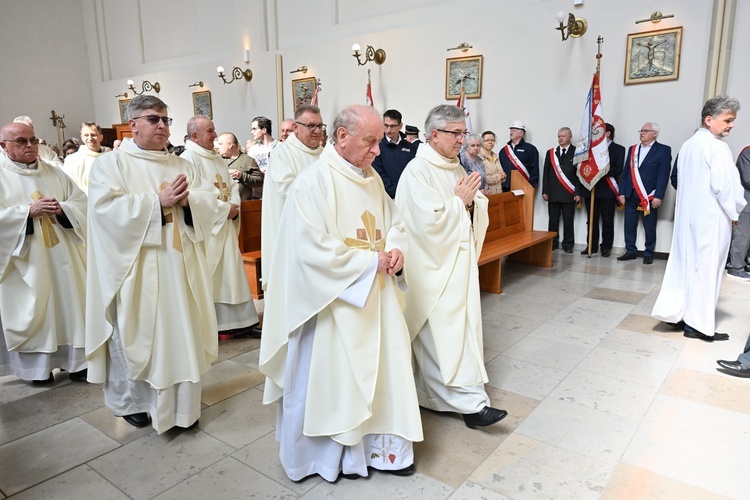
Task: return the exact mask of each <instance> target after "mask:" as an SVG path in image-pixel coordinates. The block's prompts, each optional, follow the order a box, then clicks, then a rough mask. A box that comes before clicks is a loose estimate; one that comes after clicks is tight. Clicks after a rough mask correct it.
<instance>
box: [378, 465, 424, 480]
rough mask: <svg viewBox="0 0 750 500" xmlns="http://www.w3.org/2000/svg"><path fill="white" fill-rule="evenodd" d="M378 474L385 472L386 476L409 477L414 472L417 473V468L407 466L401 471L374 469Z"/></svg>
mask: <svg viewBox="0 0 750 500" xmlns="http://www.w3.org/2000/svg"><path fill="white" fill-rule="evenodd" d="M375 470H377V471H378V472H385V473H386V474H392V475H394V476H402V477H404V476H411V475H412V474H414V473H415V472H417V468H416V467H414V464H411V465H409V466H408V467H404V468H403V469H396V470H390V469H375Z"/></svg>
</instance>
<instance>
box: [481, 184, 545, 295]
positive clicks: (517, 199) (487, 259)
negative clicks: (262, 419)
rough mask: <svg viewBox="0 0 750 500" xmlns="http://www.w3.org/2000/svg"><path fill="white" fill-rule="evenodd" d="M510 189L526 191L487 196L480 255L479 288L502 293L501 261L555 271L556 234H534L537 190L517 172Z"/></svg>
mask: <svg viewBox="0 0 750 500" xmlns="http://www.w3.org/2000/svg"><path fill="white" fill-rule="evenodd" d="M511 187H512V188H513V189H515V190H521V191H523V193H522V194H515V193H513V192H508V193H502V194H494V195H490V196H488V198H489V200H490V204H489V209H488V211H489V218H490V223H489V227H488V228H487V234H486V236H485V238H484V245H483V246H482V253H481V254H480V255H479V261H478V264H479V287H480V289H481V290H482V291H483V292H491V293H502V291H503V289H502V285H501V278H502V260H503V257H506V256H507V257H508V261H509V262H519V263H522V264H530V265H534V266H541V267H552V239H553V238H554V237H555V236H556V235H557V233H555V232H552V231H534V230H533V227H534V188H533V187H531V185H530V184H529V183H528V182H526V180H525V179H524V178H523V177H521V175H520V174H519V173H518V172H515V171H514V172H511Z"/></svg>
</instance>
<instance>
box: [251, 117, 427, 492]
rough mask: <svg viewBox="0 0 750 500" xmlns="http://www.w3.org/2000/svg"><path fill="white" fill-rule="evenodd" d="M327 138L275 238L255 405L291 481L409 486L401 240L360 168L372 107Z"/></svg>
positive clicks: (374, 183)
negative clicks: (376, 480) (274, 410)
mask: <svg viewBox="0 0 750 500" xmlns="http://www.w3.org/2000/svg"><path fill="white" fill-rule="evenodd" d="M334 127H335V130H336V132H335V134H336V141H337V142H336V145H335V146H334V145H329V146H326V148H325V149H324V151H323V153H322V154H321V156H320V159H319V160H318V161H316V162H314V163H312V164H311V165H309V166H307V167H305V168H304V169H303V170H302V172H301V173H300V175H299V176H298V177H297V179H296V180H295V181H294V184H293V185H292V188H291V190H290V192H289V195H288V197H287V200H286V204H285V205H284V209H283V213H282V216H281V220H280V222H279V225H278V227H277V239H276V243H275V246H274V250H273V251H274V258H273V261H272V267H271V271H270V274H269V281H268V290H267V297H268V303H267V308H266V311H265V319H264V329H263V337H262V339H261V349H260V351H261V352H260V370H261V372H263V373H264V374H265V375H266V377H267V378H266V384H265V392H264V402H265V403H271V402H274V401H279V415H278V420H277V422H278V425H277V439H278V440H279V441H280V445H281V451H280V459H281V463H282V465H283V467H284V469H285V471H286V473H287V475H288V476H289V477H290V478H291V479H293V480H300V479H302V478H304V477H306V476H308V475H311V474H319V475H320V476H322V477H323V478H324V479H326V480H327V481H334V480H336V478H337V477H338V475H339V473H342V472H343V473H344V474H357V475H361V476H367V475H368V469H367V467H368V466H370V467H373V468H375V469H378V470H384V471H388V472H391V473H393V474H398V475H408V474H410V473H413V471H414V468H413V461H414V458H413V450H412V442H413V441H420V440H422V438H423V437H422V425H421V420H420V415H419V406H418V403H417V396H416V391H415V388H414V378H413V374H412V369H411V349H410V345H409V344H410V339H409V333H408V329H407V327H406V323H405V322H404V318H403V314H402V308H401V304H400V301H399V297H398V294H399V293H400V292H399V286H403V287H405V283H404V278H403V276H397V275H396V273H397V272H398V271H400V270H401V266H402V263H403V255H404V254H406V235H405V234H404V228H403V225H402V224H401V222H400V220H399V216H398V212H397V210H396V208H395V205H394V204H393V203H392V201H391V200H390V199H389V197H388V195H387V194H386V193H385V191H384V189H383V183H382V181H381V180H380V177H378V175H377V173H375V172H374V170H373V169H372V168H371V167H370V164H371V162H372V159H373V158H374V157H375V156H376V155H377V154H378V151H379V150H378V142H379V141H380V139H381V137H382V135H383V125H382V121H381V119H380V115H379V114H378V113H377V111H375V110H374V109H373V108H370V107H367V106H351V107H349V108H346V109H344V110H343V111H342V112H341V113H340V114H339V116H338V117H337V118H336V122H335V123H334ZM402 251H403V253H402ZM399 274H400V273H399Z"/></svg>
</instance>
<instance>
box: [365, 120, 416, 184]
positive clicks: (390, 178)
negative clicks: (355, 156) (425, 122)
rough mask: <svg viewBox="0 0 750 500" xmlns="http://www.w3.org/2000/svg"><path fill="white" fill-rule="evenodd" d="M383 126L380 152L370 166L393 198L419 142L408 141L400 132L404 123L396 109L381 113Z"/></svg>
mask: <svg viewBox="0 0 750 500" xmlns="http://www.w3.org/2000/svg"><path fill="white" fill-rule="evenodd" d="M383 126H384V127H385V134H384V135H383V139H382V140H381V141H380V154H379V155H378V156H376V157H375V159H374V160H373V161H372V168H374V169H375V171H376V172H377V173H378V175H380V178H381V179H382V180H383V187H385V192H386V193H388V196H390V197H391V198H394V197H395V196H396V187H397V186H398V180H399V179H400V178H401V173H402V172H403V171H404V169H405V168H406V164H407V163H409V162H410V161H411V160H412V159H413V158H414V156H415V155H416V154H417V148H418V147H419V144H418V143H412V142H409V141H408V140H406V137H405V136H404V135H403V134H402V133H401V129H402V128H404V124H403V123H402V122H401V113H400V112H398V111H397V110H395V109H389V110H387V111H386V112H385V113H383Z"/></svg>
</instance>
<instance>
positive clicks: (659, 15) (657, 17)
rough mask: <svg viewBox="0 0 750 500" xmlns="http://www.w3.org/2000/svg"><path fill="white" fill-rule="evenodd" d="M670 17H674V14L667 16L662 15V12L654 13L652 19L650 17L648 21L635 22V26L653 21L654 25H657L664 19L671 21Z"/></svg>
mask: <svg viewBox="0 0 750 500" xmlns="http://www.w3.org/2000/svg"><path fill="white" fill-rule="evenodd" d="M670 17H674V14H666V15H665V14H662V13H661V12H659V11H658V10H657V11H656V12H654V13H653V14H651V17H649V18H648V19H641V20H638V21H636V22H635V24H641V23H647V22H649V21H651V22H652V23H654V24H656V23H658V22H659V21H661V20H662V19H669V18H670Z"/></svg>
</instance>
